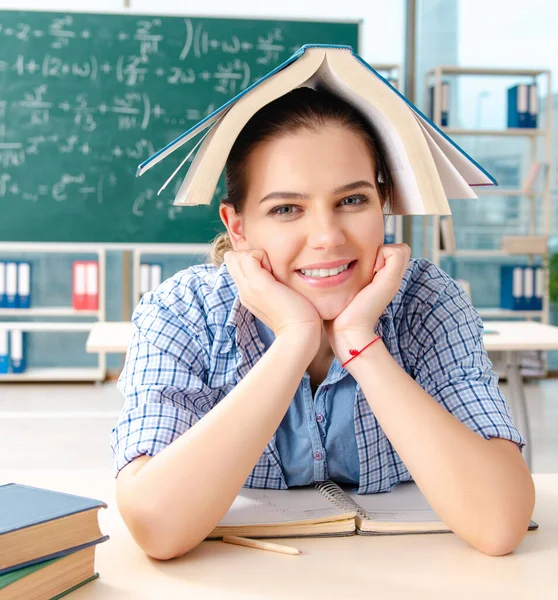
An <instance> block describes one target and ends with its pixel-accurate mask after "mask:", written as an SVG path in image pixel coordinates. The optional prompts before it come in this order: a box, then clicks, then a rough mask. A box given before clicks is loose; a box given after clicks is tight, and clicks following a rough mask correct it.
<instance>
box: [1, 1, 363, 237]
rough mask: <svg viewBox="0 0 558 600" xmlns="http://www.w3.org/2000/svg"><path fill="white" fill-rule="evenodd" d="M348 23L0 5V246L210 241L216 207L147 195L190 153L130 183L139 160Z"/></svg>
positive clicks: (346, 37) (339, 37)
mask: <svg viewBox="0 0 558 600" xmlns="http://www.w3.org/2000/svg"><path fill="white" fill-rule="evenodd" d="M358 31H359V24H358V23H357V22H352V23H336V22H327V21H324V22H313V21H289V20H253V19H230V18H226V19H225V18H190V17H187V16H181V17H178V16H173V17H169V16H151V15H150V16H146V15H137V14H131V13H119V14H96V13H58V12H32V11H0V47H1V48H2V52H1V53H0V240H2V241H53V242H113V243H115V242H116V243H117V242H124V243H130V242H132V243H153V242H156V243H157V242H188V243H198V242H207V241H209V240H210V239H212V238H213V237H214V235H215V234H216V232H217V231H219V230H221V229H222V227H221V223H220V221H219V218H218V213H217V208H218V207H217V204H218V203H217V202H215V201H214V202H213V203H212V206H210V207H205V206H204V207H195V208H177V207H173V206H172V201H173V198H174V193H175V191H176V187H175V188H172V187H171V186H169V188H167V189H166V190H165V191H164V192H163V193H161V195H159V196H158V195H157V190H158V189H159V188H160V187H161V185H162V184H163V182H164V181H165V180H166V178H167V177H168V175H169V174H170V173H171V172H172V171H173V170H174V168H175V167H176V166H177V165H178V164H179V162H180V160H181V159H182V158H184V156H185V155H186V154H187V151H188V150H189V149H190V148H189V147H186V148H183V149H181V150H180V151H178V152H176V153H175V154H177V155H180V156H171V157H169V158H168V159H166V160H165V161H164V162H163V163H162V164H160V165H158V166H157V167H155V168H154V169H152V170H151V171H150V172H149V173H147V174H146V175H144V176H143V177H141V178H140V179H137V178H136V177H135V171H136V167H137V165H138V164H139V163H140V162H142V161H143V160H144V159H146V158H147V157H148V156H150V155H151V154H152V153H153V152H154V151H156V150H158V149H159V148H161V147H162V146H164V145H165V144H167V143H168V142H170V141H171V140H173V139H174V138H175V137H177V136H178V135H179V134H180V133H182V132H183V131H184V130H186V129H188V128H189V127H191V126H192V125H193V124H195V123H196V122H197V121H199V120H200V119H201V118H203V117H204V116H205V115H206V114H209V112H212V111H213V110H214V109H215V108H218V107H219V106H221V105H222V104H223V103H224V102H225V101H227V100H228V99H229V98H231V97H233V96H235V95H236V94H237V93H238V92H239V91H241V90H242V89H244V88H246V87H247V86H248V85H250V84H252V83H253V82H254V81H256V80H257V79H259V78H260V77H262V76H263V75H264V74H266V73H267V72H268V71H270V70H271V69H272V68H274V67H275V66H277V65H278V64H280V63H281V62H283V61H284V60H286V59H287V58H288V57H289V56H290V55H291V54H292V53H293V52H294V51H295V50H296V49H298V48H299V47H300V46H301V45H303V44H306V43H324V44H326V43H334V44H348V45H351V46H353V48H355V49H358ZM181 179H182V177H177V178H176V180H175V182H176V185H179V183H180V181H181ZM173 183H174V182H173ZM223 191H224V190H223V186H222V180H221V183H220V188H219V189H218V190H217V191H216V194H217V195H218V196H219V197H220V196H222V194H223Z"/></svg>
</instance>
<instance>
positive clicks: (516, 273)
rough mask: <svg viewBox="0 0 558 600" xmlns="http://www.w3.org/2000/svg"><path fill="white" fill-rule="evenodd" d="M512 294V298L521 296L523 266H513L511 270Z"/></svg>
mask: <svg viewBox="0 0 558 600" xmlns="http://www.w3.org/2000/svg"><path fill="white" fill-rule="evenodd" d="M512 294H513V297H514V298H521V297H522V296H523V268H522V267H515V269H514V270H513V286H512Z"/></svg>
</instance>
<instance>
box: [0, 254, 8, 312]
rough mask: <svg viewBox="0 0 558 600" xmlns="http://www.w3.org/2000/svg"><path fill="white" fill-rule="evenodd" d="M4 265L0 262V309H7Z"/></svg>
mask: <svg viewBox="0 0 558 600" xmlns="http://www.w3.org/2000/svg"><path fill="white" fill-rule="evenodd" d="M6 305H7V299H6V263H5V262H4V261H1V260H0V308H7V306H6Z"/></svg>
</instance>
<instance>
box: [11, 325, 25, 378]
mask: <svg viewBox="0 0 558 600" xmlns="http://www.w3.org/2000/svg"><path fill="white" fill-rule="evenodd" d="M25 337H26V336H25V334H24V333H23V331H21V329H12V330H11V331H10V370H11V372H12V373H23V372H24V371H25V352H24V343H25Z"/></svg>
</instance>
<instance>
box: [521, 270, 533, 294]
mask: <svg viewBox="0 0 558 600" xmlns="http://www.w3.org/2000/svg"><path fill="white" fill-rule="evenodd" d="M523 286H524V289H523V295H524V296H525V298H532V297H533V296H534V294H535V277H534V273H533V269H532V267H525V269H524V273H523Z"/></svg>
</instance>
